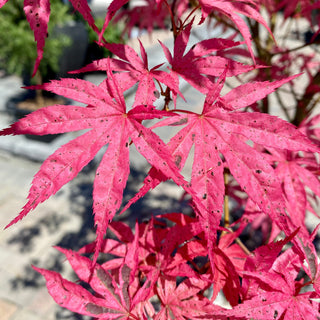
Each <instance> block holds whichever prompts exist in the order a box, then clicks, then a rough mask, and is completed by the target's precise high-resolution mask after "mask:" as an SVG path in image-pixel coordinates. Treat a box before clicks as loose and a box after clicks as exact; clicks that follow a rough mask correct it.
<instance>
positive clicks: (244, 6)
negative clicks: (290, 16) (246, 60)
mask: <svg viewBox="0 0 320 320" xmlns="http://www.w3.org/2000/svg"><path fill="white" fill-rule="evenodd" d="M199 3H200V4H201V11H202V16H203V18H206V17H207V16H208V15H209V14H210V13H211V12H215V11H218V12H219V13H222V14H223V15H225V16H227V17H228V18H229V19H230V20H231V21H232V22H233V23H234V24H235V25H236V27H237V29H238V30H239V32H240V33H241V35H242V36H243V38H244V41H245V43H246V44H247V46H248V50H249V52H250V54H251V57H252V59H253V61H254V62H255V57H254V53H253V50H252V46H251V41H252V36H251V33H250V30H249V28H248V26H247V25H246V23H245V22H244V21H243V19H242V18H241V17H240V15H244V16H247V17H248V18H251V19H253V20H256V21H257V22H259V23H260V24H261V25H263V26H264V27H265V28H266V29H267V30H268V32H269V33H270V34H271V36H273V35H272V32H271V30H270V28H269V26H268V24H267V23H266V22H265V20H264V19H263V17H262V16H261V14H260V12H259V11H258V5H257V3H256V2H255V1H252V0H240V1H227V0H215V1H214V2H213V1H210V0H199Z"/></svg>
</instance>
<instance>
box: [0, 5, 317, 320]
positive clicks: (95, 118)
mask: <svg viewBox="0 0 320 320" xmlns="http://www.w3.org/2000/svg"><path fill="white" fill-rule="evenodd" d="M9 1H12V0H9ZM6 2H7V0H1V1H0V5H1V6H3V5H5V3H6ZM70 2H71V4H72V5H73V7H74V10H75V11H78V12H79V13H80V14H81V15H82V16H83V17H84V19H85V20H86V21H87V22H88V24H89V26H90V27H91V28H92V29H93V30H94V31H95V32H97V33H98V34H99V43H100V45H102V46H104V47H105V48H106V49H108V50H110V51H111V52H112V53H113V54H114V58H105V59H102V60H97V61H93V62H92V63H91V64H89V65H87V66H85V67H84V68H82V69H81V70H75V71H74V73H83V72H90V71H97V70H99V71H104V72H105V75H106V77H105V80H103V81H102V82H101V83H100V84H99V85H94V84H92V83H90V82H88V81H86V80H80V79H74V78H70V79H67V78H65V79H60V80H54V81H51V82H49V83H45V84H43V85H41V86H34V87H32V88H33V89H36V90H40V89H41V90H47V91H50V92H53V93H55V94H58V95H62V96H64V97H67V98H70V99H73V100H75V101H78V102H79V103H81V106H77V105H71V106H70V105H69V106H65V105H53V106H49V107H45V108H42V109H40V110H37V111H35V112H33V113H32V114H30V115H28V116H27V117H25V118H23V119H21V120H19V121H18V122H16V123H14V124H12V125H11V126H10V127H9V128H6V129H3V130H2V131H0V135H17V134H35V135H44V134H57V133H64V132H70V131H78V130H83V129H86V130H85V131H84V133H82V135H79V136H78V137H77V138H75V139H74V140H71V141H70V142H68V143H67V144H65V145H63V146H62V147H60V148H59V149H58V150H56V151H55V152H54V153H53V154H52V155H51V156H49V158H48V159H47V160H45V161H44V163H43V164H42V166H41V168H40V170H39V172H38V173H36V174H35V176H34V179H33V182H32V186H31V189H30V192H29V196H28V201H27V203H26V205H25V206H24V207H23V209H22V211H21V212H20V214H19V215H18V216H17V217H16V218H15V219H14V220H13V221H11V222H10V223H9V224H8V226H7V227H9V226H11V225H12V224H14V223H16V222H18V221H19V220H21V219H22V218H23V217H24V216H26V215H27V214H28V213H29V212H30V211H31V210H33V209H35V208H36V207H37V206H38V205H39V204H40V203H42V202H44V201H45V200H47V199H48V198H49V197H50V196H52V195H54V194H55V193H56V192H57V191H58V190H59V189H60V188H61V187H62V186H63V185H65V184H66V183H68V182H69V181H70V180H72V179H73V178H75V177H76V175H77V174H78V173H79V172H80V171H81V170H82V169H83V168H84V167H85V166H86V165H87V164H88V163H89V162H90V161H91V160H92V159H93V158H94V157H95V155H96V154H97V153H98V151H99V150H100V149H101V148H102V147H104V146H107V149H106V151H105V153H104V155H103V157H102V159H101V162H100V164H99V166H98V168H97V170H96V174H95V179H94V182H93V215H94V221H95V227H96V240H95V241H94V242H93V243H88V244H87V245H86V246H85V247H83V248H81V249H80V250H78V251H74V250H72V248H57V250H59V251H60V252H62V253H63V254H64V255H65V256H66V258H67V260H68V261H69V263H70V264H71V266H72V268H73V270H74V271H75V273H76V275H77V277H78V278H79V280H81V283H87V285H86V286H82V285H81V284H80V283H79V282H78V281H75V282H72V281H69V280H67V279H65V278H63V276H62V275H60V274H59V273H57V272H56V271H54V270H45V269H42V268H40V266H34V269H35V270H37V271H38V272H39V273H41V274H42V275H43V277H44V278H45V279H46V283H47V288H48V291H49V293H50V295H51V296H52V297H53V299H54V300H55V301H56V302H57V303H58V304H59V305H60V306H62V307H65V308H67V309H69V310H71V311H74V312H76V313H79V314H82V315H87V316H91V317H95V318H97V319H157V320H160V319H290V320H291V319H308V320H309V319H310V320H311V319H320V313H319V307H320V305H319V302H320V300H319V299H320V265H319V262H318V256H317V251H316V247H315V240H316V238H317V231H318V227H317V226H316V225H310V224H306V220H308V219H307V218H308V217H309V216H310V215H311V216H312V215H314V216H315V217H318V213H317V205H318V197H320V183H319V161H318V152H319V151H320V149H319V139H320V131H319V128H318V127H317V125H318V123H319V121H320V115H317V114H316V113H315V112H314V111H315V109H316V107H317V104H318V101H319V95H318V93H319V85H320V80H319V78H320V76H319V70H320V61H319V60H318V56H317V47H316V46H317V45H316V41H317V34H318V32H319V30H320V29H319V27H318V25H317V21H320V20H319V17H318V16H317V12H318V11H317V10H319V9H320V2H317V1H315V0H314V1H313V0H308V1H305V0H279V1H277V0H260V1H259V0H238V1H235V0H211V1H210V0H180V1H176V0H147V1H145V3H143V4H140V5H141V6H135V7H132V8H131V7H129V8H127V9H125V8H124V7H123V6H124V5H125V4H126V3H127V2H128V0H113V1H112V2H111V4H110V6H109V7H108V10H107V13H106V17H105V23H104V26H103V28H102V30H99V29H98V28H97V27H96V25H95V20H94V17H93V15H92V14H91V11H90V8H89V6H88V4H87V1H86V0H70ZM24 8H25V13H26V18H27V19H28V21H29V24H30V26H31V28H32V30H33V31H34V36H35V40H36V42H37V52H38V58H37V60H36V61H35V71H36V70H37V68H38V66H39V63H40V61H41V58H42V55H43V50H44V44H45V38H46V37H47V23H48V20H49V17H50V1H49V0H25V1H24ZM123 19H124V20H123ZM111 20H112V21H113V22H117V21H125V24H126V30H127V32H128V34H130V33H131V31H132V28H133V27H137V26H138V27H139V28H140V29H141V30H142V29H144V30H147V31H148V32H149V33H151V36H152V32H153V30H154V29H155V28H167V29H168V30H170V31H171V35H172V43H173V49H172V50H171V49H169V48H168V47H167V46H166V45H165V44H164V43H162V42H161V41H159V42H158V41H156V44H155V45H157V46H158V50H161V51H162V52H163V53H164V55H163V57H164V58H163V61H159V64H158V65H157V66H152V67H151V66H149V65H148V56H147V53H146V50H145V48H144V46H143V44H142V43H141V42H140V48H139V50H138V51H136V50H135V49H134V48H132V47H130V46H129V45H125V44H114V43H108V42H106V41H105V39H104V38H103V36H102V34H103V32H104V29H105V28H106V27H107V26H108V24H109V23H110V21H111ZM302 22H303V23H304V25H306V26H307V30H308V31H311V33H312V34H311V36H310V37H309V38H308V39H307V40H306V41H304V42H301V38H303V32H304V31H307V30H304V31H302V32H300V30H296V29H295V30H293V29H290V26H296V25H299V23H302ZM201 25H206V28H208V30H209V31H210V30H211V31H213V30H219V32H216V33H215V34H219V37H217V36H210V34H213V33H210V32H208V35H209V36H207V38H196V37H193V40H192V41H193V42H191V35H192V34H196V33H197V30H198V27H199V26H201ZM202 30H203V29H202ZM283 30H287V31H286V33H283V34H282V35H281V31H283ZM299 32H300V33H299ZM277 33H278V34H280V35H279V37H278V38H277ZM198 34H199V32H198ZM200 34H201V32H200ZM309 34H310V33H309ZM290 37H291V38H292V39H293V38H295V39H293V40H294V41H290ZM194 39H198V40H194ZM155 40H156V39H155ZM303 40H304V38H303ZM299 41H300V42H299ZM138 47H139V46H138ZM182 83H183V84H184V85H185V83H187V85H188V86H189V87H190V88H191V89H192V90H194V92H198V93H200V94H201V95H202V96H203V104H202V108H201V109H200V110H199V106H198V105H197V106H196V105H192V103H190V102H189V101H188V100H185V99H184V96H183V90H182V89H181V88H182ZM132 87H134V88H135V89H134V90H135V96H134V97H135V98H134V101H133V102H132V103H130V104H128V103H126V101H125V98H124V93H125V92H126V91H127V90H129V89H130V88H132ZM280 87H281V88H280ZM183 100H185V101H183ZM83 104H84V105H85V106H82V105H83ZM275 110H276V111H277V115H279V112H280V113H281V115H283V117H282V118H280V117H277V116H275V115H272V113H273V112H274V111H275ZM149 120H151V121H149ZM160 127H162V128H163V127H167V128H172V127H173V128H174V129H175V131H174V132H175V133H174V134H172V137H171V139H170V140H169V142H164V141H163V140H162V139H161V138H160V137H159V135H158V134H157V133H156V132H158V131H157V130H158V129H157V128H160ZM132 148H136V149H137V151H138V152H139V153H140V154H141V155H142V156H143V157H144V158H145V159H146V160H147V162H148V163H149V164H150V167H149V171H148V172H146V174H145V176H146V177H145V180H144V182H143V185H142V186H141V188H140V190H139V191H138V192H137V194H136V195H135V196H134V197H133V198H132V199H130V200H129V201H127V202H124V200H123V192H124V189H125V187H126V183H127V180H128V177H129V175H130V160H129V153H130V150H131V149H132ZM190 154H191V159H192V169H191V172H190V173H185V172H184V171H183V169H184V167H185V164H186V161H187V158H190V156H189V155H190ZM167 180H172V181H173V182H174V183H175V184H176V185H177V186H179V187H180V188H181V190H182V191H183V192H182V193H183V194H184V198H185V199H188V203H189V205H190V211H189V212H172V210H170V208H167V212H163V213H162V214H160V215H153V214H152V213H150V219H149V220H148V221H147V222H145V221H144V222H141V221H137V222H136V225H135V228H130V227H129V225H126V224H125V223H124V222H120V221H117V220H114V219H113V218H114V217H115V216H116V215H120V214H122V213H123V212H124V211H126V210H127V209H128V208H129V207H130V206H131V205H132V204H134V203H135V202H136V201H138V200H139V199H141V198H142V197H144V196H145V195H146V194H147V193H148V191H150V190H151V189H153V188H155V187H156V186H158V185H159V184H161V183H164V182H165V181H167ZM107 230H109V232H111V233H113V237H112V238H110V237H106V231H107ZM257 230H258V231H259V237H258V238H257V237H253V236H252V234H254V233H255V231H257ZM248 239H249V240H250V241H248ZM102 253H103V254H104V255H103V257H106V255H105V254H110V255H111V256H112V257H113V258H112V259H107V260H103V259H102V258H101V256H102V255H100V254H102ZM99 255H100V257H99ZM88 288H89V289H88ZM219 293H220V294H222V295H223V296H224V297H225V300H226V302H227V304H228V307H226V304H224V305H218V304H217V303H216V298H217V296H218V294H219Z"/></svg>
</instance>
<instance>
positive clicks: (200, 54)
mask: <svg viewBox="0 0 320 320" xmlns="http://www.w3.org/2000/svg"><path fill="white" fill-rule="evenodd" d="M192 25H193V20H192V21H191V22H190V23H189V24H188V25H187V27H186V28H185V29H184V30H182V31H181V32H180V33H179V35H178V36H177V38H176V41H175V46H174V51H173V55H172V54H171V52H170V51H169V49H168V48H167V47H166V46H165V45H164V44H162V43H161V42H160V44H161V46H162V49H163V51H164V54H165V56H166V58H167V60H168V62H169V64H170V68H171V70H172V72H171V74H172V76H173V77H175V78H176V79H177V80H176V81H177V82H178V78H179V76H181V77H182V78H183V79H185V80H186V81H188V82H189V83H190V84H191V85H192V86H193V87H194V88H196V89H197V90H199V91H200V92H202V93H204V94H207V93H208V92H209V90H210V87H211V85H212V77H217V76H220V75H221V74H222V73H223V72H224V71H225V70H226V66H227V65H229V68H228V69H227V74H226V75H227V76H228V77H231V76H235V75H239V74H241V73H245V72H248V71H250V70H253V69H254V67H253V66H247V65H244V64H242V63H240V62H236V61H234V60H231V59H228V58H224V57H220V56H216V55H213V53H215V52H217V51H218V50H223V49H227V48H232V47H235V46H238V45H240V44H241V42H234V41H232V40H227V39H220V38H214V39H207V40H203V41H200V42H198V43H197V44H195V45H194V46H192V48H190V50H189V51H188V52H186V53H185V50H186V47H187V45H188V41H189V38H190V32H191V28H192ZM190 66H192V68H190ZM255 68H257V66H255Z"/></svg>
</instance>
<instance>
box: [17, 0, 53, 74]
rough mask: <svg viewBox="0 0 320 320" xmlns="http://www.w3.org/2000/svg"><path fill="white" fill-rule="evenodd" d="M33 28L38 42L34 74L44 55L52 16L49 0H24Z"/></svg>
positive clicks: (27, 15)
mask: <svg viewBox="0 0 320 320" xmlns="http://www.w3.org/2000/svg"><path fill="white" fill-rule="evenodd" d="M23 10H24V12H25V14H26V17H27V20H28V22H29V24H30V27H31V29H32V30H33V32H34V39H35V41H36V42H37V54H38V56H37V59H36V62H35V66H34V69H33V74H32V76H34V75H35V74H36V72H37V70H38V67H39V65H40V62H41V60H42V57H43V49H44V45H45V38H46V37H47V36H48V22H49V17H50V1H49V0H24V8H23Z"/></svg>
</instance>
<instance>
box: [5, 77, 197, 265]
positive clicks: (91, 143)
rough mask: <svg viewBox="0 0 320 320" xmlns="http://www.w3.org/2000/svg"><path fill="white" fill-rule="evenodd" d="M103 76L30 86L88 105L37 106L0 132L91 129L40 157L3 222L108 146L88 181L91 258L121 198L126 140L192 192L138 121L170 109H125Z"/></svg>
mask: <svg viewBox="0 0 320 320" xmlns="http://www.w3.org/2000/svg"><path fill="white" fill-rule="evenodd" d="M108 76H109V78H108V81H107V82H106V83H105V82H104V83H103V85H100V86H95V85H94V84H91V83H89V82H87V81H84V80H79V79H78V80H75V79H72V80H71V79H62V80H60V81H52V82H50V83H46V84H44V85H42V86H35V87H34V88H36V89H40V88H41V89H45V90H48V91H51V92H54V93H56V94H62V95H64V96H66V97H68V98H75V99H77V100H78V101H79V102H82V103H84V104H88V106H90V107H87V108H85V107H78V106H62V105H55V106H51V107H47V108H43V109H40V110H38V111H36V112H34V113H32V114H30V115H28V116H27V117H26V118H23V119H21V120H19V121H18V122H16V123H15V124H13V125H11V127H10V128H7V129H4V130H2V131H0V135H9V134H14V135H15V134H38V135H42V134H53V133H63V132H68V131H74V130H82V129H91V130H89V131H88V132H86V133H84V134H83V135H81V136H79V137H78V138H76V139H74V140H72V141H70V142H69V143H67V144H65V145H64V146H62V147H60V148H59V149H58V150H57V151H55V152H54V153H53V154H52V155H51V156H50V157H49V158H48V159H47V160H46V161H44V163H43V164H42V166H41V168H40V170H39V172H38V173H37V174H36V175H35V177H34V179H33V182H32V187H31V189H30V192H29V196H28V202H27V204H26V205H25V206H24V207H23V209H22V211H21V212H20V214H19V215H18V216H17V217H16V218H15V219H14V220H12V221H11V222H10V223H9V224H8V226H10V225H12V224H13V223H15V222H17V221H18V220H20V219H21V218H23V217H24V216H25V215H26V214H28V212H29V211H30V210H32V209H34V208H35V207H36V206H37V205H38V204H39V203H41V202H43V201H44V200H46V199H48V198H49V197H50V196H51V195H53V194H55V193H56V192H57V191H58V190H59V189H60V188H61V187H62V186H63V185H64V184H66V183H67V182H69V181H70V180H72V179H73V178H74V177H75V176H76V175H77V174H78V172H79V171H80V170H82V168H83V167H84V166H85V165H86V164H88V163H89V161H90V160H91V159H92V158H93V157H94V156H95V154H96V153H97V152H98V151H99V150H100V149H101V148H102V147H103V146H104V145H106V144H108V149H107V152H106V153H105V155H104V156H103V158H102V160H101V163H100V165H99V167H98V169H97V172H96V177H95V181H94V190H93V212H94V215H95V224H96V225H97V249H96V255H95V259H96V258H97V255H98V252H99V248H100V246H101V243H102V239H103V236H104V233H105V231H106V228H107V226H108V223H109V221H111V219H112V217H113V216H114V214H115V213H116V211H117V210H118V209H119V207H120V205H121V202H122V193H123V189H124V187H125V185H126V182H127V178H128V175H129V171H130V168H129V143H130V140H129V138H131V141H132V142H133V143H134V144H135V146H136V148H137V149H138V151H139V152H140V153H141V154H142V155H143V156H144V157H145V158H146V160H147V161H148V162H150V164H152V165H153V166H155V167H156V168H157V169H159V170H160V171H161V172H162V173H164V174H165V175H166V176H167V177H168V178H173V180H174V181H175V182H176V183H177V184H178V185H181V186H184V187H185V188H186V189H187V190H189V191H190V192H191V193H193V191H192V190H191V189H190V187H189V186H188V184H187V183H186V181H185V180H184V179H183V177H182V176H181V175H180V174H179V173H178V171H177V168H176V165H175V163H174V162H173V160H172V159H171V155H170V153H169V151H168V150H167V148H166V145H165V144H164V142H163V141H162V140H161V139H160V138H159V137H158V136H157V135H156V134H155V133H153V132H152V131H151V130H150V129H148V128H146V127H144V126H143V125H142V124H141V122H142V120H144V119H152V118H158V117H163V116H171V113H168V112H164V111H159V110H156V109H155V108H154V107H153V106H150V105H143V106H142V105H140V106H136V107H135V108H133V109H131V110H130V111H129V112H126V105H125V102H124V98H123V95H122V94H121V93H120V91H119V88H118V87H117V83H116V82H113V81H115V79H114V78H113V75H112V73H111V72H110V71H108ZM193 194H194V193H193ZM8 226H7V227H8Z"/></svg>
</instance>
